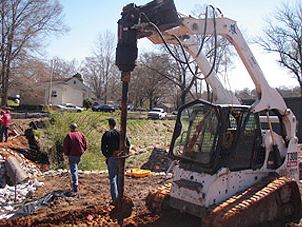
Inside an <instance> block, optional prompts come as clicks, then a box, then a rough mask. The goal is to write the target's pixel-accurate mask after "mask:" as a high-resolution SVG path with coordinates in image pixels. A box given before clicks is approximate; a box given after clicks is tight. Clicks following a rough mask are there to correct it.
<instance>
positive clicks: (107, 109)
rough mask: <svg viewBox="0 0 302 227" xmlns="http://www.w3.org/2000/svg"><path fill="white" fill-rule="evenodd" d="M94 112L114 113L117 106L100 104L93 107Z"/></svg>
mask: <svg viewBox="0 0 302 227" xmlns="http://www.w3.org/2000/svg"><path fill="white" fill-rule="evenodd" d="M92 111H97V112H114V111H115V106H114V105H110V104H99V105H97V106H92Z"/></svg>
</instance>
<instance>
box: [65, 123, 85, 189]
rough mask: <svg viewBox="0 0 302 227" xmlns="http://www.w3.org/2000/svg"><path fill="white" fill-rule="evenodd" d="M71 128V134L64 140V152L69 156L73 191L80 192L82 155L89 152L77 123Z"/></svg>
mask: <svg viewBox="0 0 302 227" xmlns="http://www.w3.org/2000/svg"><path fill="white" fill-rule="evenodd" d="M69 128H70V132H69V133H68V134H67V136H66V137H65V139H64V144H63V151H64V154H65V155H66V156H68V161H69V168H70V173H71V177H72V188H73V191H74V192H78V188H79V180H78V179H79V177H78V165H79V162H80V161H81V156H82V154H83V153H84V152H85V151H86V150H87V145H88V144H87V139H86V137H85V135H84V134H83V133H81V132H80V131H78V130H77V128H78V126H77V125H76V124H75V123H72V124H71V125H70V126H69Z"/></svg>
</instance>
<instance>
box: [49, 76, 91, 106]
mask: <svg viewBox="0 0 302 227" xmlns="http://www.w3.org/2000/svg"><path fill="white" fill-rule="evenodd" d="M89 93H90V89H89V88H88V87H87V86H86V85H85V84H84V83H83V79H82V77H81V75H80V74H78V73H77V74H75V75H74V76H73V77H71V78H64V79H59V80H53V81H49V82H47V84H46V87H45V96H44V104H45V105H49V104H52V105H58V104H64V103H73V104H75V105H77V106H83V100H84V98H85V97H86V96H87V95H88V94H89Z"/></svg>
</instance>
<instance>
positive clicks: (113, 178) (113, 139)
mask: <svg viewBox="0 0 302 227" xmlns="http://www.w3.org/2000/svg"><path fill="white" fill-rule="evenodd" d="M108 123H109V128H110V130H109V131H106V132H105V133H104V134H103V136H102V140H101V151H102V154H103V155H104V156H105V157H106V164H107V168H108V173H109V180H110V193H111V198H112V201H113V202H115V201H116V199H117V197H118V190H117V182H118V153H119V147H120V132H119V131H118V130H117V129H116V128H115V126H116V121H115V120H114V119H113V118H109V119H108ZM126 147H128V148H129V147H130V143H129V140H128V138H126Z"/></svg>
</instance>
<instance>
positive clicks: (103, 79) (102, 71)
mask: <svg viewBox="0 0 302 227" xmlns="http://www.w3.org/2000/svg"><path fill="white" fill-rule="evenodd" d="M114 54H115V36H114V34H113V33H112V32H109V31H106V32H105V33H104V34H101V35H99V37H98V39H97V43H96V46H95V48H94V51H93V54H92V56H90V57H87V58H86V59H85V61H84V67H83V68H82V73H83V75H84V77H85V80H86V82H87V83H88V84H89V85H90V87H91V88H92V89H93V91H94V93H95V96H96V98H97V99H98V100H100V99H103V100H104V102H105V103H107V101H108V86H109V81H110V80H111V78H112V77H115V76H117V75H116V72H117V71H116V70H115V69H114V68H115V67H116V66H115V64H114Z"/></svg>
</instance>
